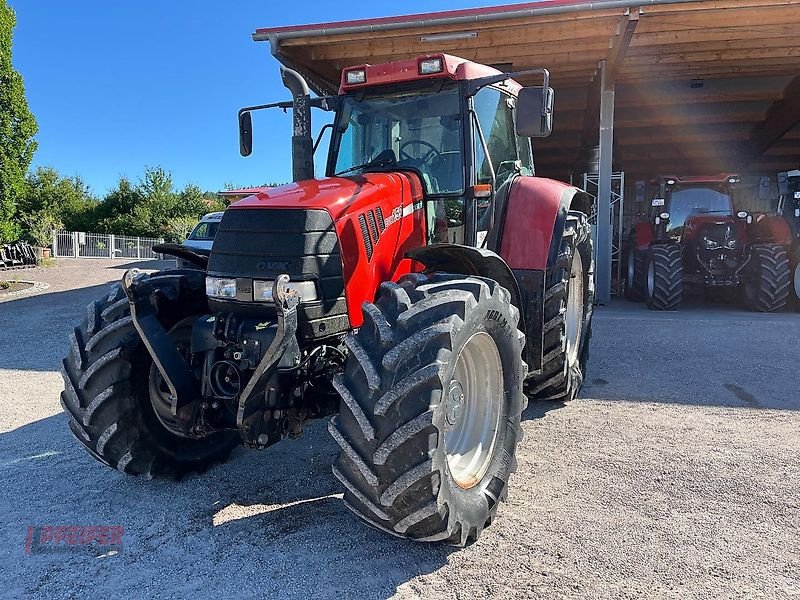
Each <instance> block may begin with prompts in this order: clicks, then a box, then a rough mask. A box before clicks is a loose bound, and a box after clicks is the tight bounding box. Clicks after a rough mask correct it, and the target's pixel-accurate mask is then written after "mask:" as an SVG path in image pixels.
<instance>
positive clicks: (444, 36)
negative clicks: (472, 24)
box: [419, 31, 478, 42]
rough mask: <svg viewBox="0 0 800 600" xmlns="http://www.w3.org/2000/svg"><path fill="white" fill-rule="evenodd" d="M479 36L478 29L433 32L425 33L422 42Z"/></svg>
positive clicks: (468, 38) (449, 40)
mask: <svg viewBox="0 0 800 600" xmlns="http://www.w3.org/2000/svg"><path fill="white" fill-rule="evenodd" d="M476 37H478V32H477V31H458V32H455V33H433V34H431V35H423V36H422V37H421V38H419V41H420V42H452V41H453V40H470V39H473V38H476Z"/></svg>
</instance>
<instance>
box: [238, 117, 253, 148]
mask: <svg viewBox="0 0 800 600" xmlns="http://www.w3.org/2000/svg"><path fill="white" fill-rule="evenodd" d="M252 152H253V117H252V116H251V115H250V111H244V112H240V113H239V154H241V155H242V156H250V154H251V153H252Z"/></svg>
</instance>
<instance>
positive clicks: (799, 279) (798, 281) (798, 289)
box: [794, 264, 800, 300]
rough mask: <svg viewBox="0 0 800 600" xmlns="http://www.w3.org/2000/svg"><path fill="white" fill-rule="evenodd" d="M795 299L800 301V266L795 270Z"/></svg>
mask: <svg viewBox="0 0 800 600" xmlns="http://www.w3.org/2000/svg"><path fill="white" fill-rule="evenodd" d="M794 297H795V298H797V299H798V300H800V264H798V265H797V268H796V269H795V270H794Z"/></svg>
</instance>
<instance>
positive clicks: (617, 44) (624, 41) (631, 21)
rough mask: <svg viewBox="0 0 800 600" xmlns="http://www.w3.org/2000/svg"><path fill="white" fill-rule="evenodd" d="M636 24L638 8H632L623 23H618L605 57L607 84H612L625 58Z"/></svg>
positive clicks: (637, 21) (637, 22)
mask: <svg viewBox="0 0 800 600" xmlns="http://www.w3.org/2000/svg"><path fill="white" fill-rule="evenodd" d="M638 24H639V9H638V8H632V9H631V10H630V14H628V18H627V19H626V20H625V21H624V23H620V31H619V32H618V34H617V36H616V37H614V38H613V39H612V40H611V42H610V44H611V48H610V50H609V51H608V57H607V58H606V81H607V82H608V85H609V86H613V85H614V82H615V81H616V79H617V73H619V69H620V67H621V66H622V62H623V61H624V60H625V56H626V54H627V53H628V48H630V45H631V40H632V39H633V34H634V33H636V26H637V25H638Z"/></svg>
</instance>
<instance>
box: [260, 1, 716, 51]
mask: <svg viewBox="0 0 800 600" xmlns="http://www.w3.org/2000/svg"><path fill="white" fill-rule="evenodd" d="M702 1H703V0H594V1H589V2H587V1H585V0H548V1H547V2H528V3H526V4H511V5H503V6H493V7H485V8H473V9H464V10H453V11H445V12H433V13H424V14H414V15H405V16H398V17H379V18H376V19H360V20H354V21H339V22H332V23H317V24H310V25H291V26H286V27H272V28H262V29H257V30H256V31H255V32H254V33H253V34H252V37H253V40H254V41H257V42H261V41H270V42H271V43H272V44H273V46H274V44H275V42H280V40H284V39H292V38H298V37H325V36H327V35H336V34H345V33H374V32H380V31H391V30H397V29H405V28H408V27H426V26H431V25H460V24H468V23H477V22H480V21H500V20H506V19H516V18H521V17H537V16H543V15H556V14H563V13H570V12H581V11H593V10H608V9H616V8H621V9H629V8H637V7H642V8H644V7H647V6H653V5H658V4H684V3H685V4H688V3H693V2H702ZM520 7H522V8H520Z"/></svg>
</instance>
